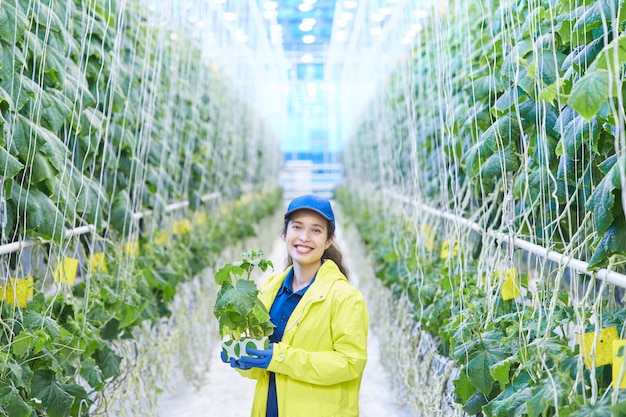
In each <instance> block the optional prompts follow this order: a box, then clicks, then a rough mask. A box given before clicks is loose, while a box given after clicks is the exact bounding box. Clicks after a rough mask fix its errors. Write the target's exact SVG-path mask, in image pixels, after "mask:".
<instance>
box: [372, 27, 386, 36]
mask: <svg viewBox="0 0 626 417" xmlns="http://www.w3.org/2000/svg"><path fill="white" fill-rule="evenodd" d="M382 32H383V30H382V29H381V28H370V35H372V36H378V35H380V34H381V33H382Z"/></svg>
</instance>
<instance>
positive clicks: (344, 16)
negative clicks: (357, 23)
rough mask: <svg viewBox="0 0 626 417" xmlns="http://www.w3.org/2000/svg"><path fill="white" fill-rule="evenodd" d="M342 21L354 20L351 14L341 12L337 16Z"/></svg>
mask: <svg viewBox="0 0 626 417" xmlns="http://www.w3.org/2000/svg"><path fill="white" fill-rule="evenodd" d="M339 16H340V17H341V18H342V19H343V20H352V18H354V13H352V12H343V13H341V15H339Z"/></svg>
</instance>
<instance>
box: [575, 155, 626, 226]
mask: <svg viewBox="0 0 626 417" xmlns="http://www.w3.org/2000/svg"><path fill="white" fill-rule="evenodd" d="M624 164H626V157H624V158H622V161H621V163H615V164H613V166H612V167H611V169H610V170H609V171H608V172H606V176H605V177H604V178H602V180H601V181H600V183H599V184H598V186H597V187H596V188H595V190H593V193H592V194H591V197H589V200H587V203H586V204H585V208H586V209H587V210H589V211H591V212H592V213H593V219H594V223H595V226H596V230H597V232H598V235H600V236H602V235H603V234H604V233H605V232H606V231H607V230H608V228H609V226H610V225H611V223H612V222H613V206H614V205H615V195H614V194H613V192H614V191H615V189H616V188H617V189H620V188H621V179H620V171H619V170H620V167H624ZM622 169H623V168H622Z"/></svg>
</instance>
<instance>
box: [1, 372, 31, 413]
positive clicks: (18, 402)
mask: <svg viewBox="0 0 626 417" xmlns="http://www.w3.org/2000/svg"><path fill="white" fill-rule="evenodd" d="M0 405H2V408H3V409H4V411H6V412H7V413H8V415H9V416H11V417H29V416H30V415H32V414H31V413H32V412H33V408H32V407H31V406H30V405H28V404H26V402H24V399H23V398H22V396H21V395H20V392H19V391H18V390H17V388H15V387H14V386H13V384H11V383H10V382H8V381H4V380H2V381H0Z"/></svg>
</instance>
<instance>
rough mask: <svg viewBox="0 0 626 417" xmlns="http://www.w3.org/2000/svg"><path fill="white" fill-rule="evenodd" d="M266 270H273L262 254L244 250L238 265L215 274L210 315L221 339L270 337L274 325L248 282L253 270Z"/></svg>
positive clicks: (251, 284)
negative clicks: (213, 315)
mask: <svg viewBox="0 0 626 417" xmlns="http://www.w3.org/2000/svg"><path fill="white" fill-rule="evenodd" d="M270 267H271V268H272V269H273V268H274V266H273V264H272V262H271V261H269V260H267V259H264V258H263V252H262V251H260V250H248V251H245V252H243V253H242V254H241V261H236V262H231V263H227V264H226V265H224V266H223V267H222V268H220V269H219V270H218V271H217V272H216V274H215V283H216V284H218V285H219V286H220V291H219V292H218V294H217V299H216V300H215V307H214V310H213V312H214V314H215V317H216V318H217V320H218V323H219V333H220V336H221V337H222V338H226V337H227V338H229V339H230V340H239V339H242V338H261V337H264V336H269V335H270V334H271V333H272V331H273V328H274V324H272V322H271V321H270V315H269V312H268V311H267V308H266V307H265V305H264V304H263V303H262V302H261V300H259V298H258V293H259V290H258V288H257V286H256V283H255V282H254V280H253V279H252V274H253V272H254V271H255V270H256V269H260V270H261V271H263V272H265V271H266V270H267V268H270Z"/></svg>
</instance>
